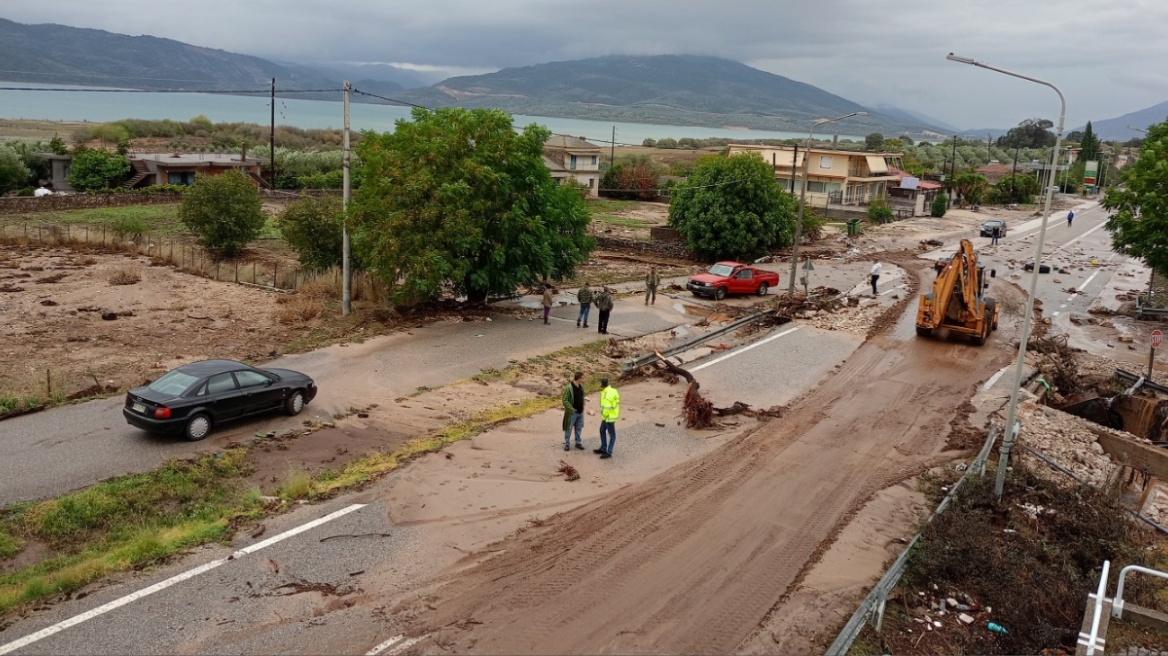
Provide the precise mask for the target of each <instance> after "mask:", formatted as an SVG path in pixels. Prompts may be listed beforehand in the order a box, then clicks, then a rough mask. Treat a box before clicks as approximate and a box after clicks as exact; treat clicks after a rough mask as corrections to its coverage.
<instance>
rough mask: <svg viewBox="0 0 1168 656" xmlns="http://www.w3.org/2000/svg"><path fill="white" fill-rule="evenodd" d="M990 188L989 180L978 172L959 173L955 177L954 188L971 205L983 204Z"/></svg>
mask: <svg viewBox="0 0 1168 656" xmlns="http://www.w3.org/2000/svg"><path fill="white" fill-rule="evenodd" d="M988 188H989V181H988V180H986V179H985V176H983V175H981V174H978V173H958V174H957V177H955V178H953V189H955V190H956V191H957V194H958V195H959V196H960V197H961V198H962V200H964V201H965V202H967V203H969V204H971V205H979V204H981V200H982V198H983V197H984V196H985V192H986V189H988Z"/></svg>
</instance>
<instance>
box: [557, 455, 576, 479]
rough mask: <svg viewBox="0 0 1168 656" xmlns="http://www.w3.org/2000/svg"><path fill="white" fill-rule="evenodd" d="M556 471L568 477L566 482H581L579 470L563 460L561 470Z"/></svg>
mask: <svg viewBox="0 0 1168 656" xmlns="http://www.w3.org/2000/svg"><path fill="white" fill-rule="evenodd" d="M556 471H558V472H560V473H561V474H563V475H564V476H565V477H566V479H565V480H569V481H578V480H580V472H579V470H577V469H576V468H575V467H573V466H572V465H569V464H568V463H566V462H564V461H563V460H561V461H560V468H559V469H557V470H556Z"/></svg>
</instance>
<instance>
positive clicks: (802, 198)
mask: <svg viewBox="0 0 1168 656" xmlns="http://www.w3.org/2000/svg"><path fill="white" fill-rule="evenodd" d="M867 115H868V112H852V113H851V114H844V115H843V116H837V117H835V118H817V119H815V120H814V121H812V123H811V131H810V132H808V133H807V145H806V146H804V147H803V187H802V188H801V189H800V190H799V217H798V218H797V219H795V241H794V243H793V244H792V246H791V277H790V278H789V279H788V280H787V293H788V294H790V295H791V296H794V295H795V276H796V275H797V271H798V268H797V267H798V265H799V240H800V239H801V238H802V237H803V209H804V207H806V206H807V175H808V168H809V165H810V163H811V139H812V137H814V136H815V128H817V127H819V126H821V125H827V124H828V123H835V122H836V121H842V120H844V119H845V118H851V117H853V116H867ZM795 152H796V153H797V152H799V149H798V147H796V149H795ZM791 170H792V171H794V170H795V160H791Z"/></svg>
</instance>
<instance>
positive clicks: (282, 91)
mask: <svg viewBox="0 0 1168 656" xmlns="http://www.w3.org/2000/svg"><path fill="white" fill-rule="evenodd" d="M0 91H64V92H70V93H77V92H82V93H208V94H212V95H214V94H221V95H240V94H248V93H262V94H265V95H267V94H268V93H270V92H269V91H268V90H267V89H262V90H261V89H214V90H210V89H98V88H93V87H78V88H75V89H61V88H53V87H50V88H42V87H0ZM341 91H343V89H277V90H276V96H277V97H278V96H279V95H280V94H287V93H340V92H341Z"/></svg>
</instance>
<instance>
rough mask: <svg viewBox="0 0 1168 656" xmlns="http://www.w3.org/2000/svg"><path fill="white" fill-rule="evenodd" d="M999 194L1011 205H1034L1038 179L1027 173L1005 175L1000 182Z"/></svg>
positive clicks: (998, 186)
mask: <svg viewBox="0 0 1168 656" xmlns="http://www.w3.org/2000/svg"><path fill="white" fill-rule="evenodd" d="M997 188H998V194H999V196H1001V197H1002V198H1005V199H1006V202H1010V203H1033V202H1034V195H1035V194H1037V193H1038V178H1036V177H1034V176H1033V175H1030V174H1027V173H1017V174H1010V175H1004V176H1002V177H1001V178H1000V179H999V180H998V185H997Z"/></svg>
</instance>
